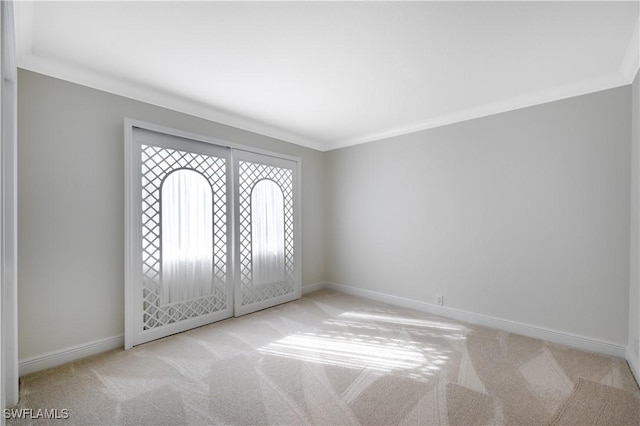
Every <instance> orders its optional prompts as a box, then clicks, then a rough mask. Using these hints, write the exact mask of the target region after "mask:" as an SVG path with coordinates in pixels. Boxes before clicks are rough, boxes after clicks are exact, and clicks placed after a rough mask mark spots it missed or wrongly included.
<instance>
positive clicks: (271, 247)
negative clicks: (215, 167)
mask: <svg viewBox="0 0 640 426" xmlns="http://www.w3.org/2000/svg"><path fill="white" fill-rule="evenodd" d="M251 243H252V247H251V249H252V250H251V259H252V265H251V266H252V274H253V284H254V285H260V284H271V283H275V282H280V281H284V199H283V196H282V190H280V187H279V186H278V185H277V184H276V183H275V182H273V181H271V180H261V181H260V182H258V183H257V184H256V185H255V186H254V187H253V191H252V192H251Z"/></svg>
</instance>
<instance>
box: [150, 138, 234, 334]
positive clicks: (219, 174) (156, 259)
mask: <svg viewBox="0 0 640 426" xmlns="http://www.w3.org/2000/svg"><path fill="white" fill-rule="evenodd" d="M141 151H142V152H141V164H142V188H141V189H142V251H143V254H142V259H143V260H142V262H143V263H142V275H143V280H142V283H143V285H142V289H143V290H142V291H143V323H144V326H143V330H149V329H151V328H156V327H162V326H164V325H167V324H172V323H175V322H179V321H182V320H185V319H189V318H195V317H199V316H202V315H206V314H210V313H213V312H218V311H224V310H225V309H226V308H227V307H228V299H229V294H228V285H227V220H226V218H227V182H226V179H227V175H226V159H224V158H217V157H213V156H209V155H203V154H197V153H192V152H186V151H180V150H176V149H170V148H164V147H158V146H151V145H142V146H141ZM181 169H187V170H193V171H196V172H198V173H201V174H202V175H203V176H204V177H205V178H206V179H207V181H208V182H209V184H210V185H211V189H212V191H213V222H214V223H213V241H214V247H213V268H214V271H213V280H214V282H213V290H212V291H211V293H212V294H210V295H207V296H202V297H199V298H195V299H191V300H187V301H180V302H174V303H168V304H161V303H160V289H161V286H162V285H163V280H162V270H161V257H162V250H161V246H162V244H161V234H162V229H161V226H160V224H161V220H160V215H161V208H160V193H161V189H162V183H163V182H164V180H165V179H166V177H167V176H168V175H169V174H170V173H172V172H174V171H177V170H181Z"/></svg>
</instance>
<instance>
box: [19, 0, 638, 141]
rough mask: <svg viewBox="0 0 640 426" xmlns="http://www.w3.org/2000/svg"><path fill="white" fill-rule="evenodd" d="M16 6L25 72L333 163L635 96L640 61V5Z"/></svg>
mask: <svg viewBox="0 0 640 426" xmlns="http://www.w3.org/2000/svg"><path fill="white" fill-rule="evenodd" d="M14 6H15V16H16V39H17V50H18V51H17V54H18V66H19V67H21V68H24V69H28V70H32V71H36V72H40V73H43V74H47V75H51V76H54V77H58V78H62V79H65V80H69V81H73V82H77V83H80V84H84V85H87V86H90V87H95V88H97V89H101V90H105V91H108V92H112V93H116V94H119V95H124V96H127V97H131V98H134V99H138V100H141V101H145V102H149V103H152V104H155V105H160V106H163V107H167V108H171V109H174V110H178V111H182V112H186V113H189V114H192V115H195V116H199V117H203V118H207V119H210V120H214V121H218V122H221V123H225V124H229V125H232V126H236V127H240V128H243V129H247V130H251V131H255V132H258V133H262V134H266V135H269V136H273V137H277V138H280V139H283V140H287V141H290V142H293V143H297V144H300V145H304V146H308V147H312V148H316V149H320V150H329V149H334V148H338V147H343V146H348V145H353V144H357V143H363V142H368V141H372V140H376V139H380V138H383V137H387V136H392V135H398V134H403V133H408V132H411V131H416V130H421V129H426V128H430V127H435V126H439V125H443V124H448V123H453V122H457V121H462V120H466V119H470V118H474V117H480V116H484V115H488V114H492V113H496V112H502V111H506V110H510V109H515V108H521V107H524V106H529V105H535V104H539V103H543V102H548V101H552V100H556V99H561V98H565V97H569V96H575V95H580V94H585V93H590V92H594V91H598V90H603V89H608V88H612V87H617V86H621V85H625V84H629V83H631V81H632V79H633V77H634V75H635V72H636V71H637V70H638V62H639V59H638V57H639V56H640V55H639V52H638V49H640V47H639V43H638V39H639V36H638V16H639V7H638V2H636V1H634V2H620V3H616V2H608V1H607V2H585V3H583V2H531V3H529V2H469V3H468V2H464V3H463V2H286V3H285V2H255V3H254V2H186V1H179V2H78V1H75V2H68V3H58V2H35V3H34V2H28V1H20V2H17V3H15V5H14ZM160 124H161V123H160Z"/></svg>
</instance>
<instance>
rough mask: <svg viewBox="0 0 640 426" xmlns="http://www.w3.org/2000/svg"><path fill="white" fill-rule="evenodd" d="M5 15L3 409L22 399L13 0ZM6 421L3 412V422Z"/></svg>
mask: <svg viewBox="0 0 640 426" xmlns="http://www.w3.org/2000/svg"><path fill="white" fill-rule="evenodd" d="M0 7H1V9H0V10H1V14H2V19H1V23H0V27H1V33H2V60H1V68H2V71H1V74H2V84H1V89H0V92H1V93H0V98H1V104H2V106H1V110H2V120H1V122H2V124H1V132H0V133H1V138H2V141H1V144H0V145H1V147H0V161H1V164H2V172H1V174H0V180H1V182H2V185H1V192H2V197H1V200H0V203H1V206H0V215H1V218H2V223H1V230H0V233H1V238H0V240H1V244H0V252H1V261H0V284H1V286H2V291H1V292H0V313H1V314H0V322H1V325H0V327H1V328H2V338H1V340H2V341H1V342H0V346H1V348H2V349H1V350H0V352H1V353H0V359H1V365H2V368H1V369H0V383H1V385H0V393H1V399H2V409H3V411H4V408H6V407H11V406H14V405H16V404H17V403H18V397H19V394H18V390H19V389H18V285H17V273H18V243H17V229H18V226H17V218H18V214H17V208H18V203H17V200H18V198H17V181H18V178H17V139H16V137H17V127H18V126H17V123H18V121H17V116H18V107H17V99H18V96H17V90H18V87H17V84H18V80H17V71H18V70H17V66H16V59H15V51H16V48H15V29H14V17H13V2H11V1H3V2H2V4H1V6H0ZM4 423H5V419H4V416H2V424H4Z"/></svg>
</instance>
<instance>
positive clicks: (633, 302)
mask: <svg viewBox="0 0 640 426" xmlns="http://www.w3.org/2000/svg"><path fill="white" fill-rule="evenodd" d="M639 78H640V74H636V78H635V79H634V80H633V85H632V86H631V91H632V105H631V124H632V127H631V256H630V257H631V269H630V271H631V272H630V282H629V283H630V286H629V351H628V352H629V354H630V355H631V356H632V357H633V361H634V362H635V367H636V369H639V368H640V356H639V355H638V350H639V348H638V344H639V341H640V264H639V263H640V103H639V102H640V81H638V79H639ZM639 372H640V370H636V374H638V373H639ZM638 379H639V380H640V377H638Z"/></svg>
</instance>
